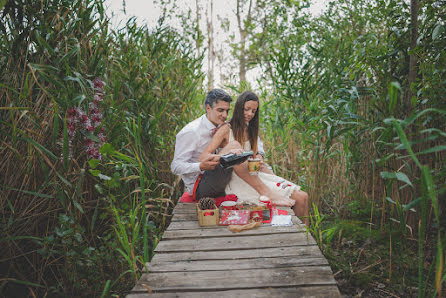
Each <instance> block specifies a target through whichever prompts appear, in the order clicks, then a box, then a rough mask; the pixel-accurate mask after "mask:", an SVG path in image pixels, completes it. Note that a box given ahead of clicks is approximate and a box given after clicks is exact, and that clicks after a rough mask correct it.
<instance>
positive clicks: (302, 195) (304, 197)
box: [291, 190, 310, 226]
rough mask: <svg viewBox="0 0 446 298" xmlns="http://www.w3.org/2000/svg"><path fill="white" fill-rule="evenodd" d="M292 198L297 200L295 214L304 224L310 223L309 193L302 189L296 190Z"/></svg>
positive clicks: (294, 208)
mask: <svg viewBox="0 0 446 298" xmlns="http://www.w3.org/2000/svg"><path fill="white" fill-rule="evenodd" d="M291 198H292V199H293V200H295V201H296V203H295V204H294V206H293V211H294V214H296V216H297V217H299V218H300V219H301V220H302V222H303V223H304V224H306V225H307V226H309V225H310V217H309V216H310V213H309V209H308V194H307V193H306V192H304V191H302V190H295V191H293V193H292V194H291Z"/></svg>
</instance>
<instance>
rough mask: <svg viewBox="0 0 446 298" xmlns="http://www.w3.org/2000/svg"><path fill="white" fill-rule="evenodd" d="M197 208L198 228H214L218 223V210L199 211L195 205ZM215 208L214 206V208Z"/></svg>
mask: <svg viewBox="0 0 446 298" xmlns="http://www.w3.org/2000/svg"><path fill="white" fill-rule="evenodd" d="M195 206H196V208H197V217H198V224H199V225H200V226H216V225H218V221H219V211H218V208H215V209H206V210H201V209H200V207H199V206H198V204H196V205H195ZM214 207H215V206H214Z"/></svg>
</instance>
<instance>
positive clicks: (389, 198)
mask: <svg viewBox="0 0 446 298" xmlns="http://www.w3.org/2000/svg"><path fill="white" fill-rule="evenodd" d="M386 201H388V202H390V203H392V204H395V205H396V202H395V201H394V200H392V198H391V197H386Z"/></svg>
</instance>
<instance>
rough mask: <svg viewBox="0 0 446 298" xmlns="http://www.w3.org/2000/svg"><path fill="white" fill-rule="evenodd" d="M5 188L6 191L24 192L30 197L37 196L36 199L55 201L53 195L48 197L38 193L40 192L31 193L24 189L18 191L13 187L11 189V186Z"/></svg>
mask: <svg viewBox="0 0 446 298" xmlns="http://www.w3.org/2000/svg"><path fill="white" fill-rule="evenodd" d="M4 187H5V188H6V189H9V190H15V191H19V192H23V193H26V194H28V195H33V196H36V197H39V198H48V199H53V198H54V196H52V195H47V194H43V193H38V192H34V191H29V190H24V189H17V188H12V187H9V186H4Z"/></svg>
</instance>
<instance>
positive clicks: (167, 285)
mask: <svg viewBox="0 0 446 298" xmlns="http://www.w3.org/2000/svg"><path fill="white" fill-rule="evenodd" d="M288 210H290V212H291V209H288ZM293 221H294V223H295V225H293V226H291V227H273V226H271V225H269V224H262V225H261V226H260V227H259V228H256V229H253V230H246V231H242V232H240V233H232V232H231V231H229V230H228V228H227V227H226V226H213V227H200V226H199V225H198V221H197V214H196V211H195V205H194V204H185V203H178V205H177V206H176V207H175V209H174V216H173V218H172V222H171V223H170V225H169V227H168V228H167V230H166V231H165V232H164V235H163V238H162V240H161V241H160V242H159V244H158V246H157V247H156V249H155V256H154V257H153V258H152V260H151V262H150V263H149V264H148V265H147V270H148V272H146V273H144V274H143V275H142V277H141V278H140V280H139V281H138V283H137V284H136V286H135V287H134V288H133V289H132V291H131V293H130V294H129V295H128V296H127V297H128V298H140V297H143V296H149V297H341V295H340V293H339V290H338V288H337V285H336V281H335V279H334V277H333V274H332V271H331V269H330V267H329V265H328V262H327V260H326V259H325V258H324V256H323V255H322V253H321V251H320V250H319V248H318V246H317V245H316V243H315V241H314V239H313V238H312V237H311V235H310V234H307V233H306V231H305V228H304V226H303V225H302V224H301V222H300V221H299V219H298V218H297V217H294V216H293ZM149 292H152V294H149Z"/></svg>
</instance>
